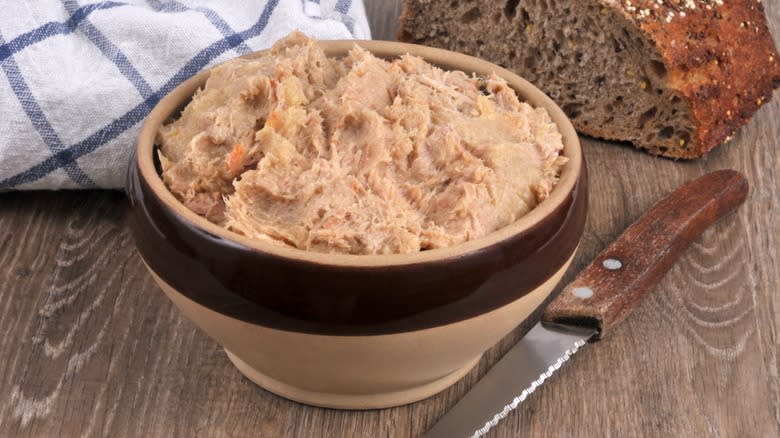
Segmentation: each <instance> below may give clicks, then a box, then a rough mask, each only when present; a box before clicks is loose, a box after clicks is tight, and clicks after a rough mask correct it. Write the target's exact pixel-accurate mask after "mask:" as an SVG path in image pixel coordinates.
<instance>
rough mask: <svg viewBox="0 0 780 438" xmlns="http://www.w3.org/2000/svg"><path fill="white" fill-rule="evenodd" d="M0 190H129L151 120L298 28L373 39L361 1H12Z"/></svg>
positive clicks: (0, 78)
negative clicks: (204, 73) (145, 123)
mask: <svg viewBox="0 0 780 438" xmlns="http://www.w3.org/2000/svg"><path fill="white" fill-rule="evenodd" d="M0 6H2V11H1V12H0V67H2V72H1V73H0V191H5V190H25V189H66V188H67V189H70V188H94V187H100V188H112V189H113V188H121V187H122V186H123V183H124V174H125V167H126V163H127V160H128V158H129V155H130V151H131V148H132V147H133V144H134V139H135V136H136V134H137V132H138V130H139V128H140V125H141V122H142V120H143V119H144V117H145V116H146V115H147V114H148V113H149V111H150V110H151V109H152V107H153V106H154V105H155V103H157V101H158V100H160V98H161V97H162V96H164V95H165V94H166V93H168V92H169V91H171V90H172V89H173V88H174V87H175V86H176V85H178V84H179V83H181V82H182V81H184V80H185V79H187V78H189V77H190V76H192V75H194V74H195V73H197V72H198V71H200V70H202V69H204V68H206V67H208V66H211V65H213V64H215V63H219V62H221V61H225V60H227V59H230V58H233V57H235V56H238V55H242V54H245V53H248V52H251V51H254V50H260V49H264V48H267V47H269V46H271V45H272V44H273V43H274V42H275V41H276V40H277V39H279V38H281V37H283V36H285V35H287V34H288V33H289V32H291V31H292V30H295V29H299V30H302V31H303V32H305V33H307V34H309V35H310V36H314V37H316V38H319V39H347V38H358V39H369V38H370V33H369V29H368V23H367V21H366V16H365V11H364V8H363V4H362V2H361V0H354V1H353V0H331V1H328V0H242V1H234V0H222V1H196V0H191V1H184V0H181V1H165V2H164V1H151V0H149V1H140V0H125V1H116V2H114V1H105V2H86V1H78V0H35V1H3V2H2V4H1V5H0Z"/></svg>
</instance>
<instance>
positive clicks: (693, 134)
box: [399, 0, 780, 158]
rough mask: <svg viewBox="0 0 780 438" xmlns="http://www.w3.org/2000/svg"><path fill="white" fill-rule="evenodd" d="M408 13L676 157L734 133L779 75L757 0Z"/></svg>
mask: <svg viewBox="0 0 780 438" xmlns="http://www.w3.org/2000/svg"><path fill="white" fill-rule="evenodd" d="M430 11H435V12H434V13H431V12H430ZM400 24H401V26H400V30H399V38H400V39H401V40H404V41H410V42H416V43H422V44H428V45H432V46H437V47H444V48H448V49H451V50H457V51H461V52H465V53H469V54H472V55H476V56H479V57H482V58H484V59H487V60H490V61H492V62H496V63H499V64H501V65H503V66H505V67H507V68H509V69H512V70H514V71H516V72H517V73H518V74H520V75H521V76H524V77H525V78H526V79H528V80H529V81H531V82H532V83H534V84H535V85H537V86H538V87H540V88H541V89H542V90H544V91H545V92H546V93H547V94H548V95H550V97H552V98H553V100H555V101H556V103H558V104H559V105H560V106H561V107H562V108H563V109H564V111H566V113H567V114H568V115H569V116H570V117H571V118H572V121H573V122H574V125H575V127H576V128H577V129H578V130H579V131H580V132H582V133H585V134H588V135H593V136H596V137H602V138H606V139H611V140H622V141H630V142H632V143H634V145H636V146H638V147H640V148H643V149H646V150H648V151H649V152H651V153H653V154H657V155H663V156H667V157H673V158H695V157H699V156H702V155H703V154H705V153H706V152H708V151H710V150H711V149H712V148H714V147H715V146H717V145H718V144H721V143H723V142H726V141H728V140H729V139H730V138H731V136H733V135H734V133H735V132H736V130H737V129H738V128H739V127H740V126H742V125H744V124H745V123H747V121H748V120H749V119H750V117H751V116H752V115H753V114H754V113H755V112H756V111H757V110H758V108H759V107H760V106H761V105H763V104H765V103H766V102H767V101H769V100H770V99H771V97H772V93H773V91H774V90H775V89H776V88H778V87H779V86H780V65H779V64H778V55H777V49H776V47H775V45H774V42H773V40H772V37H771V35H770V34H769V30H768V27H767V23H766V17H765V15H764V10H763V6H762V4H761V2H760V1H757V0H580V1H577V2H569V1H564V0H552V1H542V0H509V1H505V2H490V3H487V2H485V3H480V4H478V5H477V3H475V2H458V3H453V2H449V1H446V0H406V1H405V8H404V11H403V14H402V16H401V22H400Z"/></svg>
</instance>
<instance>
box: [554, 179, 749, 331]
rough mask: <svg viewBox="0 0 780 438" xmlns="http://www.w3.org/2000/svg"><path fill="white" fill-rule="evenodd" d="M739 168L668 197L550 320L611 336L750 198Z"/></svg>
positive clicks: (568, 293) (581, 278)
mask: <svg viewBox="0 0 780 438" xmlns="http://www.w3.org/2000/svg"><path fill="white" fill-rule="evenodd" d="M747 193H748V182H747V180H746V179H745V177H744V176H743V175H742V174H740V173H739V172H737V171H734V170H719V171H715V172H712V173H708V174H706V175H704V176H702V177H700V178H697V179H695V180H693V181H690V182H688V183H686V184H685V185H683V186H682V187H680V188H678V189H677V190H675V191H674V192H672V193H671V194H669V195H668V196H667V197H666V198H664V199H662V200H661V201H660V202H659V203H658V204H656V205H655V206H654V207H653V208H652V209H651V210H650V211H648V212H647V213H645V214H644V215H643V216H642V217H640V218H639V219H638V220H637V221H636V222H634V223H633V224H631V226H629V227H628V229H626V231H624V232H623V234H622V235H621V236H620V237H619V238H618V240H617V241H615V242H614V243H612V245H610V246H609V247H607V249H605V250H604V251H602V252H601V253H600V254H599V255H598V256H597V257H596V259H595V260H593V262H592V263H591V264H590V265H588V266H587V267H586V268H585V270H583V271H582V272H581V273H580V274H579V275H578V276H577V278H576V279H574V281H573V282H572V283H570V284H569V285H568V286H566V287H565V288H564V289H563V291H561V293H560V295H558V297H557V298H556V299H555V300H553V302H552V303H551V304H550V305H549V306H548V307H547V309H546V310H545V312H544V314H543V316H542V320H543V321H545V322H553V323H562V324H571V325H579V326H588V327H594V328H597V329H598V334H596V336H595V337H594V340H596V339H599V338H601V337H603V336H604V335H606V334H607V333H608V332H609V331H610V330H611V329H612V328H613V327H615V326H616V325H618V324H619V323H620V322H621V321H623V319H624V318H625V317H626V316H628V314H629V313H630V312H631V311H632V310H633V309H634V308H635V307H636V306H637V305H638V304H639V303H640V302H641V301H642V298H644V296H645V294H646V293H647V291H649V290H650V289H652V288H653V286H655V285H656V284H658V282H659V281H660V280H661V277H663V275H664V274H665V273H666V271H668V270H669V268H671V267H672V265H673V264H674V262H675V260H676V259H677V257H678V256H679V255H680V254H681V253H682V252H683V251H684V250H685V249H686V248H688V246H689V245H690V244H691V242H693V241H694V240H696V239H697V238H698V237H699V236H700V235H701V233H702V232H703V231H704V230H705V229H706V228H707V227H709V226H710V225H711V224H712V223H714V222H715V221H717V220H718V219H719V218H720V217H722V216H724V215H725V214H727V213H729V212H730V211H732V210H734V209H735V208H737V207H738V206H739V205H740V204H742V202H743V201H744V200H745V198H746V197H747Z"/></svg>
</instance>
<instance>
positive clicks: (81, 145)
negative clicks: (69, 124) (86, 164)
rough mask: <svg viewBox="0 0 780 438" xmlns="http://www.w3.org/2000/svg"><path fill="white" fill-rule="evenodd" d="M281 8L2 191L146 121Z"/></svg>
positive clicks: (272, 4)
mask: <svg viewBox="0 0 780 438" xmlns="http://www.w3.org/2000/svg"><path fill="white" fill-rule="evenodd" d="M278 4H279V0H270V1H269V2H268V3H266V5H265V8H264V9H263V12H262V14H261V15H260V18H259V19H258V20H257V21H256V22H255V23H254V24H253V25H252V26H251V27H250V28H248V29H246V30H244V31H242V32H239V33H237V34H235V36H236V37H235V38H231V37H229V36H228V37H225V38H223V39H221V40H219V41H217V42H215V43H213V44H211V45H210V46H208V47H206V48H205V49H203V50H201V51H200V52H199V53H198V54H197V55H195V57H194V58H192V59H191V60H190V61H189V62H188V63H187V64H186V65H185V66H184V67H183V68H182V69H181V70H179V71H178V72H177V73H176V74H175V75H174V76H173V77H172V78H171V79H170V80H169V81H168V82H167V83H166V84H165V85H163V87H162V88H160V90H158V91H157V92H156V93H154V94H152V96H150V97H149V99H146V100H144V101H143V102H142V103H140V104H139V105H137V106H136V107H135V108H133V109H132V110H130V111H129V112H128V113H126V114H125V115H123V116H121V117H119V118H118V119H116V120H114V121H112V122H111V123H109V124H108V125H106V126H104V127H103V128H101V129H100V130H98V131H97V132H95V133H93V134H92V135H90V136H89V137H87V138H85V139H84V140H82V141H80V142H78V143H76V144H73V145H71V146H69V147H68V148H67V149H64V150H62V151H59V152H57V153H55V154H54V155H52V156H51V157H49V158H47V159H45V160H43V161H42V162H40V163H38V164H36V165H34V166H33V167H31V168H29V169H27V170H25V171H24V172H21V173H18V174H16V175H14V176H12V177H10V178H6V179H5V180H2V181H0V189H8V188H11V187H14V186H17V185H20V184H26V183H29V182H31V181H35V180H38V179H40V178H43V177H44V176H46V175H48V174H49V173H51V172H53V171H54V170H56V169H58V168H60V167H62V166H64V165H67V164H68V163H71V162H73V161H75V160H77V159H78V158H80V157H82V156H84V155H86V154H88V153H90V152H92V151H94V150H95V149H97V148H98V147H100V146H102V145H104V144H106V143H107V142H109V141H111V140H113V139H115V138H116V137H118V136H119V135H120V134H121V133H123V132H124V131H125V130H127V129H128V128H130V127H132V126H134V125H135V124H137V123H139V122H140V121H141V120H143V118H144V117H146V115H147V114H149V112H150V111H151V108H152V107H153V106H154V105H155V104H157V102H158V101H159V100H160V99H161V98H162V96H165V95H166V94H168V93H169V92H170V91H171V90H172V89H173V88H175V87H176V86H177V85H179V84H180V83H181V82H183V81H184V80H185V79H187V78H189V77H190V76H193V75H194V74H195V73H197V72H198V71H200V70H201V69H203V68H204V67H205V66H206V65H208V64H209V63H210V62H211V61H213V60H214V59H215V58H217V57H218V56H220V55H221V54H223V53H225V52H226V51H228V50H231V49H233V48H234V47H236V46H238V45H239V44H240V43H241V42H242V41H245V40H247V39H250V38H253V37H256V36H258V35H260V34H261V33H262V32H263V30H265V28H266V26H267V25H268V22H269V20H270V18H271V15H272V14H273V12H274V10H275V9H276V6H277V5H278ZM0 44H1V42H0Z"/></svg>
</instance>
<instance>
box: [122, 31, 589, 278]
mask: <svg viewBox="0 0 780 438" xmlns="http://www.w3.org/2000/svg"><path fill="white" fill-rule="evenodd" d="M317 43H318V44H319V45H320V47H322V49H323V50H324V51H325V53H326V55H327V56H331V57H334V56H344V55H346V54H347V53H348V52H349V50H351V49H352V48H353V47H355V46H356V45H357V46H360V47H362V48H364V49H366V50H368V51H370V52H371V53H372V54H374V55H375V56H378V57H382V58H394V57H399V56H402V55H405V54H411V55H414V56H419V57H421V58H423V59H424V60H425V61H427V62H429V63H431V64H434V65H437V66H440V67H441V68H444V69H447V70H462V71H464V72H466V73H467V74H472V73H474V74H478V75H480V76H488V75H490V74H492V73H495V74H496V75H497V76H499V77H501V78H503V79H504V80H506V81H507V83H508V84H509V86H511V87H512V88H513V89H514V90H515V92H516V93H517V94H518V97H519V98H520V99H521V100H522V101H524V102H527V103H529V104H531V105H532V106H534V107H537V108H538V107H543V108H545V109H546V110H547V112H548V113H549V115H550V117H551V119H552V121H553V123H555V124H556V125H557V126H558V129H559V131H560V133H561V135H562V139H563V144H564V149H563V155H564V156H566V157H568V158H569V161H568V162H567V163H566V164H565V165H564V167H563V169H562V171H561V176H560V179H559V181H558V183H557V184H556V185H555V187H553V190H552V191H551V192H550V195H549V196H548V197H547V198H546V199H545V200H544V201H542V202H541V203H539V204H538V205H537V206H536V207H535V208H534V209H532V210H531V211H530V212H528V213H527V214H525V215H524V216H522V217H520V218H519V219H518V220H516V221H515V222H513V223H511V224H509V225H507V226H505V227H503V228H500V229H498V230H495V231H493V232H491V233H488V234H487V235H485V236H482V237H479V238H477V239H472V240H469V241H466V242H463V243H459V244H456V245H452V246H448V247H444V248H436V249H431V250H426V251H419V252H416V253H405V254H380V255H360V254H342V253H323V252H315V251H306V250H302V249H298V248H292V247H285V246H280V245H276V244H273V243H269V242H263V241H262V240H257V239H252V238H249V237H246V236H244V235H241V234H238V233H236V232H233V231H230V230H228V229H226V228H223V227H220V226H219V225H217V224H214V223H212V222H210V221H208V220H207V219H206V218H205V217H202V216H200V215H198V214H196V213H195V212H193V211H191V210H190V209H188V208H187V207H185V206H184V204H183V203H182V202H181V201H179V200H178V199H176V197H175V196H174V195H173V193H171V192H170V191H169V190H168V188H167V187H166V186H165V184H164V183H163V180H162V178H160V175H159V174H158V173H157V169H156V167H155V165H154V150H155V144H156V138H157V131H158V130H159V127H160V126H161V125H162V124H163V123H164V122H165V121H166V120H168V119H169V118H170V116H171V115H173V114H174V113H175V112H176V111H179V110H180V109H181V108H182V106H183V104H184V102H186V101H187V100H188V99H190V98H191V97H192V95H193V94H194V92H195V91H196V90H197V89H199V88H200V87H201V86H202V85H203V84H205V82H206V79H208V76H209V75H210V71H211V68H209V69H207V70H204V71H202V72H200V73H198V74H196V75H195V76H193V77H191V78H190V79H188V80H186V81H184V82H183V83H181V84H179V85H178V86H177V87H176V88H174V89H173V90H172V91H171V92H170V93H168V94H167V95H166V96H165V97H163V98H162V99H161V100H160V101H159V102H158V103H157V104H156V105H155V107H154V108H153V109H152V111H151V112H150V113H149V115H148V116H147V117H146V119H145V120H144V123H143V125H142V127H141V130H140V132H139V134H138V137H137V141H136V150H135V152H136V154H135V161H136V162H135V165H136V166H137V168H138V171H139V176H140V177H141V178H143V180H144V181H145V182H146V184H147V185H148V186H149V188H150V189H151V191H152V193H153V194H154V195H155V196H157V197H158V198H159V200H160V201H161V202H162V204H163V205H165V206H166V207H167V208H169V209H170V210H171V211H172V212H173V213H175V214H176V215H178V216H179V217H180V218H181V219H183V220H184V221H186V222H189V223H190V224H191V225H194V226H195V227H196V228H200V229H202V230H204V231H206V232H208V233H209V234H211V235H214V236H217V237H219V238H221V239H223V241H224V242H225V243H228V244H231V243H232V244H239V245H242V246H244V247H246V248H249V249H252V250H255V251H259V252H262V253H266V254H270V255H275V256H279V257H283V258H287V259H292V260H296V261H299V262H310V263H315V264H321V265H330V266H338V267H359V268H376V267H382V266H403V265H413V264H420V263H425V262H432V261H441V260H446V259H449V258H458V257H462V256H464V255H466V254H470V253H474V252H479V251H482V250H484V249H486V248H489V247H491V246H493V245H496V244H500V243H501V242H503V241H506V240H507V239H509V238H511V237H513V236H517V235H519V234H522V233H525V232H529V231H531V230H533V229H534V228H535V227H536V226H537V224H539V223H541V222H542V221H544V219H545V218H546V217H548V216H549V215H550V214H551V213H553V212H554V211H555V210H556V208H557V207H558V206H560V205H561V204H563V203H564V202H566V200H567V199H568V198H569V196H570V195H571V194H572V193H573V191H574V188H575V186H576V184H577V182H578V178H579V175H580V172H581V169H582V167H583V164H584V163H583V162H584V160H583V155H582V148H581V145H580V141H579V138H578V137H577V133H576V131H575V130H574V127H573V126H572V124H571V121H570V120H569V118H568V117H567V116H566V115H565V114H564V112H563V110H561V108H560V107H558V105H557V104H556V103H555V102H553V100H552V99H550V98H549V97H548V96H547V95H546V94H544V93H543V92H542V91H541V90H539V89H538V88H536V86H534V85H533V84H531V83H530V82H528V81H527V80H525V79H523V78H521V77H520V76H518V75H516V74H515V73H513V72H511V71H509V70H507V69H505V68H503V67H500V66H498V65H495V64H492V63H490V62H488V61H485V60H482V59H479V58H476V57H473V56H469V55H465V54H462V53H457V52H452V51H449V50H444V49H437V48H433V47H427V46H421V45H417V44H408V43H400V42H394V41H375V40H323V41H317ZM267 52H268V50H262V51H257V52H253V53H250V54H248V55H244V56H242V58H255V57H261V56H263V55H264V54H266V53H267ZM212 68H213V67H212Z"/></svg>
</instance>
